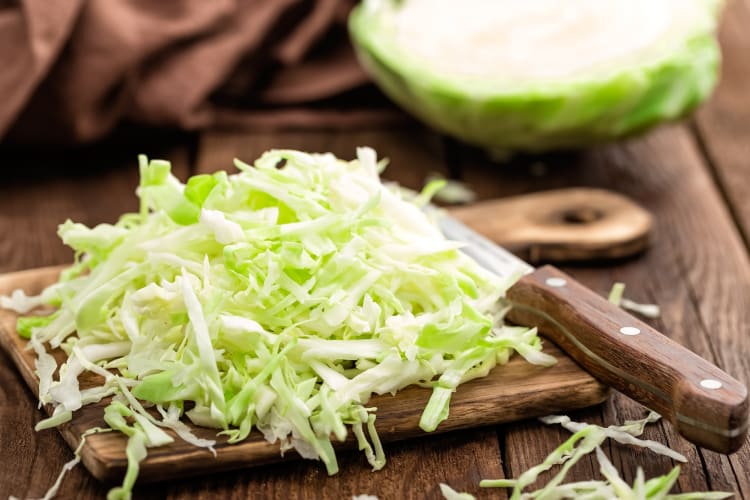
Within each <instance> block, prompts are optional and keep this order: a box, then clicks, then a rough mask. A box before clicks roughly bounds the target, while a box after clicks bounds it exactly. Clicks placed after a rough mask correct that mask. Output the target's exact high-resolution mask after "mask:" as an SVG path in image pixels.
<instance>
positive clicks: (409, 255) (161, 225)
mask: <svg viewBox="0 0 750 500" xmlns="http://www.w3.org/2000/svg"><path fill="white" fill-rule="evenodd" d="M357 155H358V159H357V160H354V161H351V162H345V161H341V160H339V159H337V158H335V157H334V156H332V155H330V154H325V155H312V154H306V153H302V152H298V151H290V150H281V151H270V152H267V153H266V154H264V155H263V156H261V157H260V158H259V159H258V160H257V161H256V162H255V163H254V165H252V166H251V165H247V164H245V163H242V162H240V161H236V162H235V165H236V167H237V168H238V169H239V172H238V173H236V174H232V175H229V174H227V173H226V172H218V173H215V174H212V175H197V176H194V177H192V178H190V179H189V180H188V181H187V183H185V184H183V183H181V182H180V181H179V180H178V179H176V178H175V177H174V176H173V175H172V174H171V172H170V164H169V163H168V162H164V161H159V160H153V161H148V160H147V159H146V158H145V157H140V158H139V160H140V175H141V182H140V186H139V187H138V190H137V194H138V196H139V198H140V210H139V212H138V213H129V214H125V215H123V216H122V217H121V218H120V220H119V221H118V222H117V223H116V224H114V225H110V224H101V225H99V226H96V227H94V228H87V227H85V226H83V225H81V224H78V223H74V222H71V221H67V222H65V223H64V224H62V225H61V226H60V229H59V235H60V237H61V238H62V240H63V241H64V242H65V243H66V244H68V245H69V246H71V247H72V248H73V249H74V251H75V252H76V258H75V263H74V264H73V265H72V267H71V268H69V269H68V270H66V271H65V272H64V273H63V275H62V276H61V280H60V282H59V283H57V284H55V285H53V286H52V287H50V288H48V289H47V290H46V291H45V292H43V293H42V294H41V295H40V297H36V298H34V297H32V298H29V297H26V296H25V295H22V294H20V293H18V294H15V295H14V296H11V297H9V298H6V299H4V301H3V305H4V306H5V307H16V309H18V310H25V309H26V308H27V307H28V305H29V304H31V305H36V304H38V303H43V304H51V305H55V306H59V307H58V308H57V309H56V310H55V312H53V313H52V314H51V315H49V316H43V317H39V316H32V317H29V318H21V319H20V320H19V331H21V332H22V333H24V334H25V335H27V336H28V337H30V345H31V346H32V347H33V349H34V351H35V352H36V354H37V356H38V358H39V359H38V362H37V375H38V376H39V379H40V391H39V400H40V402H42V403H49V404H51V405H52V406H53V407H54V413H53V415H52V417H50V418H49V419H47V420H45V421H42V422H41V423H40V425H39V426H38V428H40V429H41V428H46V427H51V426H55V425H58V424H60V423H62V422H64V421H66V420H69V419H70V418H71V417H72V414H73V413H74V412H75V411H77V410H78V409H80V408H81V407H82V406H83V405H85V404H90V403H93V402H97V401H100V400H102V399H103V398H105V397H110V396H112V398H113V399H112V402H111V403H110V404H109V405H108V406H107V407H106V410H105V415H104V417H105V421H106V422H107V423H108V425H109V426H110V427H111V428H112V429H115V430H118V431H120V432H122V433H124V434H126V435H127V436H128V439H129V440H128V445H127V450H126V452H127V457H128V468H127V473H126V476H125V478H124V481H123V484H122V486H120V487H118V488H115V489H113V490H111V491H110V493H109V498H111V499H115V498H129V496H130V493H131V490H132V488H133V485H134V484H135V480H136V478H137V475H138V468H139V462H140V461H141V460H143V458H144V457H145V456H146V454H147V453H148V448H150V447H154V446H161V445H164V444H166V443H168V442H170V441H171V440H172V438H171V437H170V436H169V435H168V434H166V433H165V432H164V429H171V430H173V431H175V433H176V434H177V435H178V436H179V437H180V438H182V439H184V440H185V441H187V442H190V443H192V444H194V445H195V446H199V447H204V448H206V449H207V450H208V451H213V449H214V448H213V446H214V444H215V442H214V441H213V440H205V439H198V438H197V437H196V436H194V435H193V434H192V433H191V432H190V429H189V427H187V426H186V425H185V424H184V421H183V420H184V419H187V420H189V421H191V422H192V423H194V424H197V425H200V426H206V427H212V428H215V429H217V433H218V434H220V435H224V436H226V437H227V439H228V441H229V442H231V443H235V442H240V441H242V440H244V439H245V438H247V437H248V435H249V434H250V432H251V431H252V430H253V429H257V430H259V431H260V432H262V433H263V435H264V436H265V438H266V439H267V440H268V441H271V442H278V443H279V446H280V450H281V452H283V451H285V450H289V449H292V448H293V449H295V450H296V451H297V452H298V453H299V454H300V455H301V456H302V457H305V458H312V459H319V460H321V461H322V462H323V463H324V464H325V466H326V469H327V471H328V473H329V474H334V473H336V472H337V471H338V464H337V461H336V456H335V453H334V449H333V445H332V442H331V440H332V437H333V438H335V439H336V440H340V441H341V440H344V439H345V438H346V436H347V429H348V428H351V429H352V430H353V432H354V434H355V436H356V438H357V442H358V444H359V448H360V449H361V450H363V451H364V453H365V456H366V457H367V460H368V461H369V462H370V464H371V465H372V467H373V468H374V469H379V468H381V467H382V466H383V465H384V463H385V457H384V452H383V448H382V446H381V444H380V441H379V439H378V435H377V432H376V428H375V410H376V409H375V408H368V407H367V406H366V405H367V402H368V400H369V399H370V397H371V395H373V394H384V393H395V392H396V391H398V390H399V389H401V388H403V387H405V386H407V385H410V384H415V383H419V384H423V385H424V384H428V385H432V387H433V394H432V397H431V399H430V400H429V403H428V404H427V407H426V408H425V410H424V413H423V414H422V417H421V420H420V426H421V427H422V428H423V429H424V430H434V429H435V428H436V427H437V426H438V425H439V424H440V422H442V421H443V420H444V419H445V418H447V417H448V413H449V405H450V400H451V395H452V393H453V392H454V391H455V390H456V387H457V386H458V385H459V384H461V383H462V382H464V381H466V380H468V379H470V378H473V377H477V376H480V375H485V374H486V373H487V372H488V371H489V370H490V369H491V368H492V367H494V366H495V365H496V364H498V363H503V362H505V361H506V360H507V359H508V357H509V355H510V354H511V353H512V352H513V351H517V352H519V353H520V354H521V355H522V356H524V357H525V358H527V359H529V360H532V362H537V363H543V364H547V363H549V362H550V360H549V358H548V357H545V356H542V355H541V354H542V353H541V352H540V351H541V341H540V339H539V338H538V337H537V335H536V330H534V329H528V328H519V327H506V326H504V325H503V324H502V321H501V320H502V315H503V314H504V311H505V310H504V308H503V307H502V304H501V303H500V302H499V299H500V298H501V297H502V295H503V293H504V291H505V288H506V287H507V286H508V285H509V283H506V282H504V281H503V280H502V279H500V278H499V277H497V276H495V275H494V274H492V273H490V272H489V271H486V270H484V269H482V268H481V267H480V266H479V265H477V264H476V263H475V262H474V261H472V260H471V259H470V258H468V257H467V256H466V255H464V254H463V253H461V252H460V251H459V248H460V246H461V244H459V243H456V242H450V241H446V240H445V238H444V237H443V236H442V234H441V233H440V231H439V230H438V229H437V227H436V225H434V224H433V223H432V221H431V220H430V219H429V218H428V216H427V215H425V213H424V212H423V211H422V210H421V209H420V207H419V205H420V204H423V203H425V202H426V201H427V200H426V199H425V196H424V195H423V196H422V197H418V196H415V195H414V194H413V193H412V194H411V195H405V194H404V192H403V191H402V190H401V189H399V188H397V187H394V186H386V185H384V184H382V183H381V181H380V179H379V172H380V170H382V168H383V166H384V164H383V163H382V162H381V163H378V161H377V159H376V155H375V152H374V151H372V150H371V149H368V148H361V149H359V150H358V151H357ZM49 348H52V349H54V348H61V349H62V350H63V351H64V352H65V353H66V354H67V356H68V357H67V360H66V361H65V362H64V363H62V364H61V365H60V366H59V369H58V366H57V363H55V361H54V358H52V357H51V356H50V355H49V354H48V349H49ZM58 370H59V371H58ZM86 371H89V372H93V373H97V374H99V375H100V376H101V378H102V381H103V382H102V385H101V386H100V387H94V388H87V389H85V390H81V388H80V387H79V382H78V377H79V376H80V375H81V374H82V373H84V372H86ZM55 374H57V375H55ZM148 406H154V407H155V409H156V410H157V411H158V412H149V411H147V410H146V407H148ZM181 419H183V420H181Z"/></svg>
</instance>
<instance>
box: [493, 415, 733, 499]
mask: <svg viewBox="0 0 750 500" xmlns="http://www.w3.org/2000/svg"><path fill="white" fill-rule="evenodd" d="M660 418H661V417H660V416H659V414H657V413H655V412H653V411H652V412H650V413H649V414H648V415H647V416H646V417H645V418H643V419H640V420H634V421H627V422H625V424H624V425H610V426H608V427H601V426H598V425H593V424H584V423H580V422H573V421H571V419H570V418H569V417H567V416H564V415H550V416H547V417H542V418H540V420H541V421H542V422H544V423H545V424H560V425H562V426H563V427H564V428H565V429H567V430H569V431H570V432H573V435H572V436H571V437H570V438H569V439H568V440H567V441H565V442H564V443H563V444H561V445H560V446H559V447H558V448H556V449H555V450H553V451H552V453H550V454H549V455H548V456H547V458H546V459H545V460H544V461H543V462H542V463H541V464H539V465H536V466H534V467H532V468H530V469H529V470H527V471H526V472H524V473H523V474H521V475H520V476H519V477H518V478H517V479H485V480H482V481H481V482H480V483H479V485H480V486H481V487H485V488H512V492H511V495H510V499H511V500H545V499H546V500H549V499H559V500H563V499H571V500H572V499H577V498H587V499H590V500H611V499H621V500H656V499H663V500H670V499H671V500H678V499H680V500H701V499H702V500H709V499H717V500H718V499H722V498H729V497H731V496H732V494H731V493H726V492H694V493H681V494H670V493H669V491H670V490H671V489H672V487H673V486H674V484H675V482H676V481H677V478H678V477H679V475H680V467H679V466H676V467H675V468H674V469H672V470H671V471H670V472H669V473H668V474H666V475H664V476H658V477H655V478H652V479H649V480H645V478H644V475H643V470H642V469H641V468H640V467H639V468H638V470H637V473H636V479H635V482H634V483H633V485H632V486H631V485H629V484H627V483H626V482H625V481H623V479H622V478H621V477H620V475H619V473H618V472H617V469H615V467H614V466H613V465H612V463H611V462H610V461H609V459H608V458H607V456H606V455H605V454H604V452H603V451H602V449H601V445H602V444H603V443H604V441H605V440H606V439H607V438H610V439H613V440H615V441H617V442H619V443H623V444H628V445H631V446H638V447H641V448H646V449H648V450H651V451H653V452H654V453H658V454H660V455H665V456H668V457H670V458H672V459H673V460H676V461H678V462H687V459H686V458H685V457H684V456H683V455H682V454H680V453H678V452H676V451H674V450H672V449H670V448H668V447H667V446H665V445H663V444H661V443H658V442H656V441H650V440H644V439H640V438H639V436H640V435H641V434H643V430H644V428H645V426H646V425H647V424H649V423H652V422H656V421H657V420H659V419H660ZM591 452H595V453H596V459H597V461H598V462H599V468H600V472H601V474H602V476H604V479H603V480H589V481H578V482H574V483H563V480H564V479H565V477H566V475H567V473H568V471H569V470H570V469H571V467H572V466H573V465H575V464H576V462H578V461H579V460H580V459H581V458H583V457H584V456H586V455H588V454H589V453H591ZM556 466H560V470H559V472H558V473H557V474H556V475H555V476H554V477H553V478H552V479H551V480H550V481H549V482H548V483H547V484H546V485H544V487H542V488H541V489H539V490H536V491H533V492H526V493H524V491H523V490H524V489H526V488H527V487H528V486H530V485H531V484H533V483H534V482H535V481H536V480H537V478H538V477H539V476H540V474H542V473H543V472H546V471H548V470H550V469H552V468H553V467H556Z"/></svg>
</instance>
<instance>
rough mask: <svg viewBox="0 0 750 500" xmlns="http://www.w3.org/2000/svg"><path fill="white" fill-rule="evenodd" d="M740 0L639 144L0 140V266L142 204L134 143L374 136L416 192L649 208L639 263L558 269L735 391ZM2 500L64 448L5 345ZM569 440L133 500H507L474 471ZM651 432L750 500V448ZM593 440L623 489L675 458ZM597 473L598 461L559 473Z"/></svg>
mask: <svg viewBox="0 0 750 500" xmlns="http://www.w3.org/2000/svg"><path fill="white" fill-rule="evenodd" d="M748 26H750V1H748V0H735V1H732V2H729V5H728V12H727V14H726V15H725V18H724V22H723V26H722V32H721V41H722V44H723V48H724V54H725V64H724V68H723V80H722V83H721V85H720V87H719V89H718V91H717V92H716V94H715V95H714V97H713V99H712V100H711V101H710V102H709V103H708V104H706V105H704V106H703V107H702V108H701V109H700V110H699V111H698V113H697V114H696V115H695V116H694V118H693V119H692V120H690V121H686V122H683V123H680V124H676V125H671V126H664V127H661V128H659V129H657V130H655V131H653V132H651V133H649V134H648V135H646V136H645V137H641V138H638V139H634V140H630V141H627V142H623V143H621V144H617V145H612V146H607V147H601V148H595V149H591V150H588V151H583V152H580V153H574V154H555V155H545V156H524V157H518V158H515V159H513V160H512V161H510V162H507V163H504V164H492V163H491V162H490V161H488V160H487V159H486V158H485V157H484V156H483V155H482V154H481V153H480V152H478V151H477V150H474V149H471V148H467V147H464V146H460V145H458V144H456V143H454V142H452V141H450V140H447V139H444V138H442V137H440V136H438V135H436V134H434V133H432V132H430V131H427V130H425V129H424V128H422V127H421V126H419V125H417V124H415V123H413V122H410V121H405V122H404V123H403V124H401V125H399V126H394V127H387V128H386V127H383V128H373V129H358V130H349V131H274V132H268V131H266V132H252V133H250V132H219V131H210V132H205V133H202V134H200V135H177V136H174V135H172V136H167V137H164V136H158V137H157V140H156V141H154V140H138V141H134V140H129V141H124V142H123V141H121V140H113V141H110V142H108V143H106V144H103V145H97V146H96V147H91V148H82V149H78V150H75V151H67V152H64V153H61V152H59V151H57V152H55V151H52V152H44V151H29V150H9V149H7V148H5V149H3V150H2V151H0V169H1V170H2V172H3V183H2V185H0V271H2V272H7V271H12V270H17V269H24V268H31V267H37V266H43V265H50V264H57V263H65V262H68V261H69V260H70V259H71V254H70V252H69V251H68V250H66V249H65V248H63V246H62V245H61V243H59V241H58V240H57V237H56V236H55V231H56V226H57V224H59V223H60V222H62V221H63V220H64V219H65V218H71V219H73V220H76V221H80V222H84V223H86V224H95V223H98V222H101V221H113V220H114V219H115V218H116V217H117V215H119V214H120V213H122V212H123V211H126V210H134V209H135V208H136V206H137V204H136V200H135V197H134V195H133V190H134V187H135V185H136V183H137V168H136V158H135V155H136V153H141V152H145V153H148V154H149V155H151V156H152V157H162V158H166V159H169V160H171V161H173V163H174V166H175V168H176V171H177V172H178V174H179V175H180V176H181V177H182V178H185V177H186V176H187V175H189V174H191V173H196V172H201V171H207V170H214V169H217V168H231V160H232V158H233V157H235V156H236V157H239V158H242V159H244V160H246V161H252V160H253V159H254V158H256V157H257V156H258V155H259V154H260V153H261V152H263V151H264V150H266V149H269V148H272V147H285V148H298V149H303V150H309V151H332V152H334V153H336V154H337V155H340V156H342V157H345V158H351V157H353V156H354V148H355V147H356V146H359V145H370V146H373V147H374V148H376V149H377V150H378V151H379V153H380V154H381V155H382V156H388V157H389V158H390V159H391V166H390V168H389V169H388V171H387V177H389V178H392V179H397V180H399V181H401V182H402V183H404V184H405V185H407V186H411V187H415V188H418V187H420V186H421V185H422V183H423V181H424V178H425V176H426V175H427V174H428V173H429V172H433V171H436V172H440V173H443V174H445V175H448V176H451V177H454V178H458V179H460V180H462V181H464V182H466V183H467V184H469V185H470V186H471V187H472V188H473V189H474V190H476V191H477V192H478V193H479V195H480V196H481V197H482V198H488V197H498V196H508V195H513V194H520V193H528V192H532V191H539V190H545V189H551V188H558V187H565V186H596V187H602V188H608V189H612V190H616V191H619V192H622V193H624V194H627V195H629V196H631V197H632V198H633V199H635V200H636V201H638V202H640V203H641V204H642V205H643V206H645V207H646V208H647V209H649V210H650V211H651V212H652V213H653V214H654V216H655V219H656V228H655V237H654V241H653V245H652V248H651V249H650V250H649V251H648V252H647V253H646V254H645V255H642V256H640V257H639V258H636V259H631V260H626V261H622V262H616V263H608V264H597V265H584V266H576V267H570V268H566V270H567V271H568V272H569V273H571V274H573V275H574V276H575V277H576V278H578V279H580V280H581V281H582V282H584V283H585V284H587V285H588V286H589V287H591V288H592V289H594V290H596V291H598V292H601V293H606V291H607V290H608V289H609V287H610V286H611V285H612V283H613V282H614V281H623V282H625V283H626V284H627V296H628V297H630V298H632V299H634V300H637V301H641V302H655V303H658V304H659V305H660V306H661V308H662V312H663V313H662V316H661V318H659V319H658V320H653V322H652V324H653V325H654V326H656V327H657V328H659V329H660V330H662V331H664V332H668V333H669V335H670V336H671V337H672V338H674V339H676V340H677V341H679V342H681V343H683V344H684V345H686V346H688V347H689V348H690V349H692V350H694V351H695V352H697V353H698V354H700V355H701V356H703V357H705V358H707V359H709V360H711V361H713V362H714V363H716V364H717V365H719V366H720V367H722V368H723V369H725V370H726V371H727V372H729V373H730V374H732V375H734V376H735V377H737V378H739V379H740V380H741V381H743V382H744V383H745V384H748V383H750V240H749V237H750V93H748V88H750V87H749V86H750V57H749V56H748V54H750V32H749V31H748V30H747V27H748ZM0 381H2V383H0V453H1V455H0V456H2V458H3V463H4V466H3V467H2V468H0V496H2V497H7V496H8V495H9V494H13V495H16V496H21V497H27V496H31V497H35V496H36V497H38V496H40V495H41V494H43V493H44V491H46V489H47V488H48V487H49V486H50V484H51V483H52V481H53V479H54V476H55V475H56V474H57V473H58V471H59V470H60V468H61V467H62V465H63V464H64V463H65V462H66V461H68V460H69V459H70V458H71V457H72V453H71V451H70V450H69V449H68V447H67V446H66V445H65V443H64V442H63V440H62V439H61V438H60V436H59V435H58V434H57V432H56V431H54V430H50V431H44V432H40V433H37V432H34V430H33V427H34V424H35V423H36V422H37V421H38V420H39V419H40V418H41V417H42V414H41V412H39V411H38V410H37V409H36V401H35V398H34V395H33V394H32V393H31V392H30V391H29V390H28V389H27V388H26V387H25V385H24V384H23V383H22V381H21V379H20V378H19V376H18V374H17V373H16V371H15V369H14V368H13V367H12V365H11V364H10V361H9V359H8V358H7V356H5V355H4V354H0ZM642 415H643V409H642V408H641V407H640V406H638V405H637V404H635V403H633V402H631V401H630V400H628V399H627V398H625V397H623V396H620V395H614V396H613V397H612V398H611V399H610V400H609V401H608V402H607V403H605V404H604V405H602V406H600V407H595V408H590V409H587V410H583V411H576V412H572V413H571V416H572V417H573V418H574V419H577V420H583V421H586V422H593V423H598V424H605V425H608V424H612V423H620V422H623V421H624V420H625V419H630V418H638V417H640V416H642ZM567 436H568V433H567V432H566V431H563V430H561V429H559V428H557V427H548V426H545V425H543V424H541V423H539V422H537V421H523V422H517V423H513V424H508V425H503V426H500V427H494V428H493V427H489V428H481V429H475V430H468V431H465V432H455V433H450V434H446V435H439V436H433V437H430V438H427V439H418V440H412V441H409V442H404V443H400V444H390V445H388V446H387V447H386V453H387V458H388V465H387V466H386V467H385V468H384V469H383V470H381V471H380V472H377V473H373V472H371V471H370V469H369V466H368V464H367V462H366V461H365V459H364V457H363V456H362V455H361V454H360V453H357V452H353V453H348V454H342V455H341V457H340V458H341V460H340V464H341V471H342V472H341V473H340V474H339V475H337V476H334V477H328V476H327V475H326V474H325V470H324V468H323V467H322V466H321V465H320V464H319V463H315V462H309V461H302V462H293V463H284V464H280V465H273V466H264V467H259V468H255V469H248V470H243V471H239V472H228V473H223V474H217V475H214V476H211V477H202V478H194V479H191V480H184V481H171V482H166V483H161V484H152V485H142V486H139V487H137V488H136V492H135V497H136V498H162V497H169V498H238V499H239V498H285V499H287V498H288V499H297V498H300V499H301V498H309V499H318V498H341V499H345V498H351V496H352V495H355V494H363V493H368V494H373V495H378V496H379V497H380V498H381V499H401V498H438V497H439V489H438V483H440V482H446V483H448V484H450V485H451V486H453V487H454V488H456V489H457V490H460V491H469V492H471V493H474V494H476V495H477V496H478V497H479V498H490V497H492V498H505V493H504V492H503V491H502V490H489V491H488V490H484V491H482V490H480V489H479V487H478V483H479V480H480V479H483V478H502V477H517V476H518V475H519V474H520V473H521V472H523V471H525V470H526V469H528V468H529V467H531V466H533V465H535V464H537V463H539V462H540V461H542V460H543V459H544V457H545V456H546V455H547V454H548V453H549V451H551V450H552V449H553V448H555V447H556V446H557V445H558V444H560V443H561V442H562V441H563V440H564V439H566V437H567ZM645 437H646V438H651V439H655V440H658V441H660V442H663V443H666V444H668V445H669V446H671V447H673V448H674V449H676V450H678V451H679V452H681V453H683V454H684V455H686V456H687V457H688V460H689V462H688V463H687V464H686V465H684V466H683V469H682V470H683V472H682V475H681V476H680V479H679V482H678V483H677V485H676V488H675V491H695V490H707V489H710V490H726V491H735V492H737V494H738V497H742V498H745V497H747V498H750V441H748V442H747V443H746V444H745V445H744V446H743V448H742V449H741V450H740V451H738V452H737V453H736V454H734V455H732V456H723V455H719V454H716V453H712V452H709V451H706V450H703V449H698V448H696V447H694V446H692V445H690V444H689V443H688V442H686V441H684V440H683V439H682V438H681V437H679V436H678V435H677V434H676V433H675V432H674V430H673V429H672V428H671V427H670V426H669V425H668V424H665V423H659V424H656V425H653V426H650V427H649V428H648V429H647V430H646V433H645ZM605 451H606V452H607V453H608V454H609V456H610V457H611V459H612V461H613V463H614V464H615V466H616V467H617V468H618V469H619V470H620V472H621V474H622V476H623V477H624V478H625V479H626V480H627V481H629V482H632V480H633V479H634V476H635V471H636V468H637V467H638V466H642V467H643V468H644V470H645V473H646V477H652V476H654V475H661V474H664V473H666V472H667V471H669V470H670V469H671V468H672V466H673V465H674V464H673V463H672V462H671V460H669V459H665V458H662V457H657V456H654V455H653V454H650V453H648V452H642V451H639V450H634V449H629V448H625V447H622V446H616V445H610V444H607V445H606V448H605ZM594 477H598V470H597V466H596V463H595V461H594V460H593V458H591V459H588V460H583V461H582V463H581V464H580V466H578V467H576V468H575V469H574V470H573V473H572V474H571V476H570V480H582V479H590V478H594ZM106 491H107V487H106V486H104V485H102V484H99V483H98V482H97V481H96V480H95V479H93V478H92V477H91V476H90V475H89V474H88V473H87V472H86V471H85V470H84V469H83V468H80V467H79V468H76V469H75V470H73V471H72V472H71V473H70V475H69V476H68V477H67V478H66V479H65V481H64V483H63V486H62V489H61V490H60V498H100V497H102V496H103V495H104V494H105V492H106Z"/></svg>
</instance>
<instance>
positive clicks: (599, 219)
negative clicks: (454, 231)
mask: <svg viewBox="0 0 750 500" xmlns="http://www.w3.org/2000/svg"><path fill="white" fill-rule="evenodd" d="M450 211H451V213H452V214H453V215H454V216H455V217H456V218H458V219H460V220H461V221H463V222H464V223H465V224H467V225H468V226H470V227H472V228H473V229H474V230H476V231H477V232H479V233H481V234H483V235H485V236H487V237H488V238H490V239H491V240H493V241H494V242H495V243H497V244H499V245H500V246H503V247H505V248H507V249H508V250H510V251H512V252H514V253H516V254H517V255H519V256H520V257H521V258H523V259H526V260H529V261H530V262H532V263H533V264H537V263H539V262H558V263H559V262H584V261H593V260H599V261H601V260H607V259H622V258H626V257H630V256H633V255H636V254H638V253H641V252H642V251H643V250H645V249H646V248H647V247H648V243H649V238H650V234H651V230H652V227H653V219H652V217H651V214H650V213H649V212H647V211H646V210H644V209H643V208H641V207H640V206H638V205H637V204H636V203H634V202H633V201H632V200H630V199H629V198H627V197H625V196H623V195H620V194H618V193H614V192H612V191H606V190H603V189H592V188H568V189H558V190H553V191H541V192H537V193H530V194H525V195H520V196H513V197H509V198H501V199H495V200H488V201H482V202H479V203H476V204H473V205H469V206H464V207H457V208H454V209H451V210H450Z"/></svg>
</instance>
